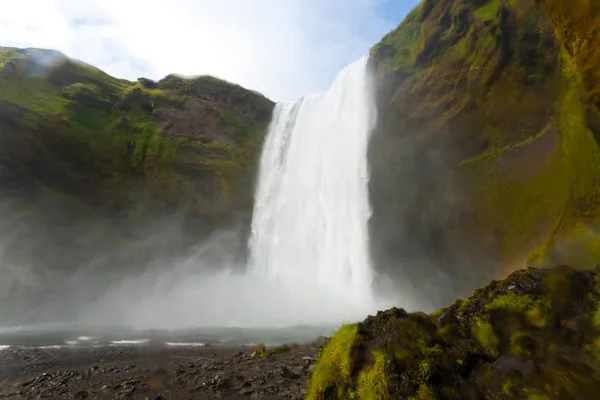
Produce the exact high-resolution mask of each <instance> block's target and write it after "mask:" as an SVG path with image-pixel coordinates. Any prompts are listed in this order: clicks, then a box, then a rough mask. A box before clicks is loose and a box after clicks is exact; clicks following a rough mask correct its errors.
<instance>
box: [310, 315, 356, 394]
mask: <svg viewBox="0 0 600 400" xmlns="http://www.w3.org/2000/svg"><path fill="white" fill-rule="evenodd" d="M359 340H360V337H359V335H358V325H357V324H352V325H344V326H343V327H341V328H340V329H339V330H338V331H337V332H336V334H335V335H334V336H333V337H332V338H331V339H330V340H329V342H327V345H325V347H324V348H323V351H322V352H321V354H320V356H319V359H318V361H317V364H316V366H315V369H314V371H313V373H312V375H311V377H310V379H309V381H308V389H307V395H306V400H321V399H323V400H324V399H327V398H330V397H333V396H335V395H337V398H338V399H347V398H349V396H350V395H349V392H350V390H351V387H352V379H351V376H350V374H351V372H352V351H353V349H354V348H355V347H356V346H357V344H358V341H359Z"/></svg>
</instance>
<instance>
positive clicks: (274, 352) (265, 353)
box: [259, 345, 292, 358]
mask: <svg viewBox="0 0 600 400" xmlns="http://www.w3.org/2000/svg"><path fill="white" fill-rule="evenodd" d="M291 349H292V348H291V347H290V346H289V345H283V346H278V347H274V348H272V349H268V350H265V351H262V352H260V354H259V355H260V357H261V358H264V357H270V356H274V355H277V354H283V353H288V352H289V351H290V350H291Z"/></svg>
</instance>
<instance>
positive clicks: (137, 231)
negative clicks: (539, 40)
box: [0, 48, 274, 308]
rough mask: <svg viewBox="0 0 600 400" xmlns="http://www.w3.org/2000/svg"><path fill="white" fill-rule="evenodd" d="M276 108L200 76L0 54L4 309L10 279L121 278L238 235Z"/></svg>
mask: <svg viewBox="0 0 600 400" xmlns="http://www.w3.org/2000/svg"><path fill="white" fill-rule="evenodd" d="M273 106H274V103H273V102H271V101H270V100H268V99H266V98H265V97H264V96H262V95H261V94H258V93H256V92H252V91H249V90H246V89H244V88H242V87H240V86H238V85H235V84H232V83H229V82H225V81H222V80H219V79H216V78H213V77H210V76H202V77H197V78H193V79H184V78H181V77H178V76H175V75H169V76H167V77H165V78H164V79H162V80H160V81H158V82H154V81H151V80H149V79H144V78H140V79H139V80H138V81H136V82H129V81H126V80H122V79H116V78H113V77H111V76H109V75H107V74H105V73H104V72H102V71H100V70H98V69H96V68H94V67H92V66H90V65H87V64H84V63H82V62H78V61H76V60H71V59H69V58H67V57H66V56H64V55H63V54H61V53H59V52H56V51H52V50H42V49H17V48H0V221H1V222H0V229H1V231H0V258H1V261H2V263H1V266H0V272H1V273H2V274H3V283H2V285H0V291H1V292H2V296H1V297H2V298H0V304H2V303H3V301H2V300H3V299H4V298H12V299H13V300H14V299H16V297H15V296H16V294H15V293H13V292H12V290H14V289H15V287H16V286H18V285H14V283H15V282H13V278H14V279H16V280H17V281H19V282H21V283H23V284H25V285H34V286H35V287H40V288H43V289H42V290H46V289H45V288H49V289H48V290H56V291H58V292H60V290H61V289H57V288H52V286H53V284H52V282H55V279H54V278H51V277H50V276H51V275H52V276H53V275H57V274H58V275H59V278H57V279H60V274H61V273H60V272H58V271H74V270H78V271H82V270H86V271H87V270H89V269H92V270H94V269H96V270H98V269H99V270H102V271H103V274H104V275H110V274H111V273H114V274H116V278H115V279H118V277H119V276H122V274H125V273H126V271H128V270H130V271H131V270H132V269H133V268H134V266H135V265H142V266H143V265H146V264H148V263H151V262H165V261H164V260H163V259H168V258H169V257H171V256H181V255H182V254H183V253H184V252H185V250H186V249H188V248H194V247H197V246H198V244H199V243H201V241H202V240H203V239H205V238H206V236H207V235H208V234H210V232H212V231H214V230H215V229H225V228H230V227H234V228H236V229H237V228H238V227H242V228H243V229H241V230H239V229H238V231H239V232H241V235H242V236H243V235H244V229H245V227H249V223H250V219H251V214H252V206H253V194H254V178H255V175H256V173H255V171H256V169H257V166H258V158H259V154H260V149H261V145H262V141H263V138H264V137H265V135H266V129H267V125H268V123H269V120H270V117H271V112H272V109H273ZM239 239H240V240H239V241H238V242H239V248H235V249H234V248H231V249H229V250H230V251H229V253H230V254H233V253H236V252H238V251H239V252H240V253H243V251H244V248H245V241H244V238H243V237H241V238H239ZM233 246H234V242H233V241H232V247H233ZM241 256H243V254H242V255H241ZM161 260H163V261H161ZM165 263H166V262H165ZM42 272H43V274H42V275H39V274H40V273H42ZM61 281H64V279H63V280H61ZM36 282H37V283H36ZM42 282H43V283H42ZM64 284H65V285H68V282H65V283H64ZM30 290H37V289H34V288H33V287H32V288H30ZM25 296H26V295H25ZM26 297H27V296H26ZM30 297H31V296H30ZM4 304H5V305H7V304H8V305H7V307H9V308H10V303H4Z"/></svg>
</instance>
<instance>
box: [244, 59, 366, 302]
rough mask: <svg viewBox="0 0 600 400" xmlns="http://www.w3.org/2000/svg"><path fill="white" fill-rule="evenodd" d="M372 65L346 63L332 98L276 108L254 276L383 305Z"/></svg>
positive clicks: (255, 235) (261, 190)
mask: <svg viewBox="0 0 600 400" xmlns="http://www.w3.org/2000/svg"><path fill="white" fill-rule="evenodd" d="M367 62H368V58H367V57H363V58H361V59H359V60H358V61H356V62H355V63H353V64H351V65H349V66H348V67H346V68H345V69H344V70H342V71H341V72H340V73H339V75H338V76H337V77H336V79H335V81H334V83H333V85H332V86H331V88H330V89H329V90H328V91H326V92H324V93H319V94H314V95H311V96H308V97H305V98H303V99H301V100H299V101H297V102H294V103H279V104H277V106H276V107H275V111H274V114H273V120H272V122H271V126H270V128H269V132H268V136H267V139H266V142H265V146H264V150H263V154H262V159H261V165H260V174H259V180H258V188H257V193H256V199H255V208H254V219H253V221H252V236H251V238H250V243H249V245H250V256H251V258H250V260H251V264H250V270H251V271H252V272H253V273H255V274H261V275H263V276H266V277H270V278H274V279H276V280H278V281H279V282H280V283H281V284H283V285H286V286H287V287H288V289H289V290H294V288H303V289H302V290H320V291H322V292H326V293H328V294H329V296H330V297H331V298H332V299H333V298H338V299H339V298H345V299H346V300H349V299H351V300H352V303H353V304H356V305H360V306H361V307H360V308H365V307H366V308H370V305H371V303H372V301H373V296H372V292H371V283H372V280H373V278H372V271H371V262H370V258H369V243H368V230H367V221H368V218H369V215H370V207H369V200H368V171H367V145H368V140H369V135H370V133H371V131H372V129H373V126H374V123H375V120H376V109H375V105H374V102H373V96H372V93H371V80H370V75H369V73H368V68H367ZM307 288H309V289H307Z"/></svg>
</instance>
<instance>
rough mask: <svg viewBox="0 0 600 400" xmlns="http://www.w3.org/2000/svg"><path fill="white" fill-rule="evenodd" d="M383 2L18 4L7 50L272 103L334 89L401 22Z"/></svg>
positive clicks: (6, 16) (44, 0) (2, 38)
mask: <svg viewBox="0 0 600 400" xmlns="http://www.w3.org/2000/svg"><path fill="white" fill-rule="evenodd" d="M380 2H381V1H380V0H352V1H348V0H171V1H169V2H167V1H164V0H160V1H159V0H144V1H141V0H18V1H10V2H7V4H3V5H2V14H1V15H0V45H4V46H8V45H12V46H19V47H29V46H31V47H42V48H53V49H57V50H60V51H63V52H64V53H66V54H67V55H68V56H71V57H74V58H77V59H80V60H82V61H85V62H88V63H90V64H93V65H95V66H97V67H99V68H101V69H103V70H105V71H106V72H108V73H110V74H111V75H114V76H117V77H121V78H127V79H136V78H138V77H140V76H146V77H150V78H153V79H160V78H162V77H163V76H165V75H167V74H169V73H180V74H186V75H197V74H212V75H215V76H218V77H220V78H223V79H227V80H229V81H232V82H236V83H239V84H241V85H243V86H245V87H247V88H250V89H254V90H258V91H260V92H262V93H264V94H265V95H267V96H268V97H270V98H272V99H274V100H293V99H295V98H297V97H299V96H302V95H305V94H308V93H311V92H314V91H320V90H324V89H326V88H327V87H328V86H329V84H330V83H331V81H332V80H333V77H334V76H335V74H336V73H337V72H338V71H339V70H340V69H341V68H342V67H344V66H345V65H346V64H348V63H349V62H351V61H353V60H355V59H357V58H359V57H360V56H362V55H364V54H366V53H367V52H368V50H369V48H370V47H371V46H372V45H373V44H374V43H376V42H377V41H378V40H379V38H380V37H381V36H383V35H384V34H385V33H387V32H388V31H389V30H390V29H392V28H393V27H394V25H396V24H397V23H398V21H387V20H386V19H385V18H384V17H382V16H381V15H379V14H378V13H377V12H376V9H377V6H378V5H379V3H380Z"/></svg>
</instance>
